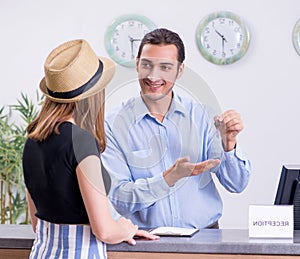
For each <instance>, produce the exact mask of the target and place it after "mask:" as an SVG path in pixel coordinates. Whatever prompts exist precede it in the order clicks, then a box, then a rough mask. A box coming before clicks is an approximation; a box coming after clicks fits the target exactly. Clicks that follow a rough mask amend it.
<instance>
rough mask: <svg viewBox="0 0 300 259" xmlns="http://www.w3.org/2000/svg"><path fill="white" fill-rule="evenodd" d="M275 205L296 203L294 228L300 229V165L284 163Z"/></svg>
mask: <svg viewBox="0 0 300 259" xmlns="http://www.w3.org/2000/svg"><path fill="white" fill-rule="evenodd" d="M274 204H275V205H281V204H284V205H294V229H295V230H300V165H283V166H282V170H281V175H280V180H279V184H278V189H277V194H276V198H275V202H274Z"/></svg>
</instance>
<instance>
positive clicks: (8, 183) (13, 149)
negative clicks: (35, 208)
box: [0, 93, 42, 224]
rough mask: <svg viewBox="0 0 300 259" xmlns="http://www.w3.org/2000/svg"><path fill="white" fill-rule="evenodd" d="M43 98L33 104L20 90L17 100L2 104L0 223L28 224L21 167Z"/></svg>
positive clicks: (0, 128) (0, 117) (0, 109)
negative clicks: (28, 129)
mask: <svg viewBox="0 0 300 259" xmlns="http://www.w3.org/2000/svg"><path fill="white" fill-rule="evenodd" d="M41 101H42V98H41V97H40V96H39V95H38V93H37V103H36V104H34V103H33V102H32V100H30V99H29V98H28V96H27V95H25V94H23V93H21V98H20V99H17V104H15V105H9V106H8V112H7V113H5V107H2V108H0V203H1V204H0V223H1V224H28V223H29V216H28V208H27V202H26V197H25V185H24V181H23V171H22V153H23V147H24V143H25V140H26V127H27V125H28V124H29V122H31V121H32V119H33V118H34V117H35V116H36V115H37V113H38V106H40V104H41ZM13 120H14V121H13Z"/></svg>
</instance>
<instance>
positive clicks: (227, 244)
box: [0, 225, 300, 255]
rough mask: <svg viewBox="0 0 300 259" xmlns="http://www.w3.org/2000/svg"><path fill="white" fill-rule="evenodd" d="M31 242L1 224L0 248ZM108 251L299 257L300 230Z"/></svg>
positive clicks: (211, 232) (173, 240) (240, 232)
mask: <svg viewBox="0 0 300 259" xmlns="http://www.w3.org/2000/svg"><path fill="white" fill-rule="evenodd" d="M33 239H34V233H33V231H32V228H31V226H30V225H0V249H1V248H2V249H3V248H6V249H8V248H14V249H30V248H31V246H32V242H33ZM107 251H120V252H121V251H122V252H123V251H126V252H168V253H178V252H180V253H217V254H270V255H275V254H276V255H300V230H298V231H295V233H294V239H251V238H249V237H248V230H247V229H202V230H200V231H199V232H198V233H196V234H195V235H194V236H193V237H161V238H160V240H156V241H149V240H143V239H138V240H137V244H136V245H135V246H130V245H128V244H127V243H120V244H116V245H107Z"/></svg>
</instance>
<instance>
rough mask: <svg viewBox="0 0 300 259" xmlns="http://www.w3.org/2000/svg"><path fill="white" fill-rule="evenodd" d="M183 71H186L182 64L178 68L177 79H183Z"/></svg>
mask: <svg viewBox="0 0 300 259" xmlns="http://www.w3.org/2000/svg"><path fill="white" fill-rule="evenodd" d="M183 71H184V64H183V63H181V64H180V66H179V68H178V73H177V79H179V78H180V77H181V75H182V74H183Z"/></svg>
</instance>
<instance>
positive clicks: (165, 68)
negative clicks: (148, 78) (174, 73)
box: [161, 66, 172, 71]
mask: <svg viewBox="0 0 300 259" xmlns="http://www.w3.org/2000/svg"><path fill="white" fill-rule="evenodd" d="M161 69H162V70H163V71H169V70H171V69H172V67H171V66H161Z"/></svg>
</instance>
